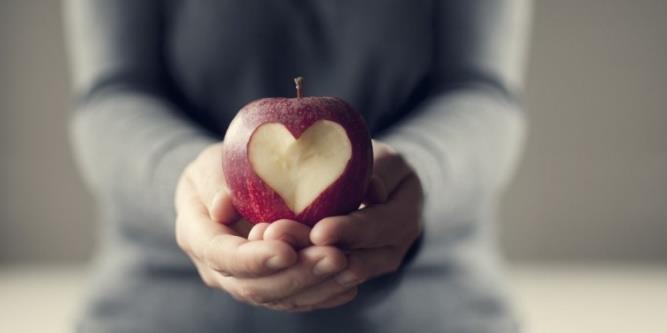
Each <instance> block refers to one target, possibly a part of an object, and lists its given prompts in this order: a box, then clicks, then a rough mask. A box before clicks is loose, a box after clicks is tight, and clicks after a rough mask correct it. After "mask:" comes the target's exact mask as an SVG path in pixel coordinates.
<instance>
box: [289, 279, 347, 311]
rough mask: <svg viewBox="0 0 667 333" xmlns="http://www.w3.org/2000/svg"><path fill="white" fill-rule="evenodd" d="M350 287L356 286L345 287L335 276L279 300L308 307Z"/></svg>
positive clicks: (296, 305) (295, 305) (294, 305)
mask: <svg viewBox="0 0 667 333" xmlns="http://www.w3.org/2000/svg"><path fill="white" fill-rule="evenodd" d="M351 288H356V286H353V287H346V286H343V285H341V284H340V283H338V281H336V279H335V278H330V279H328V280H325V281H324V282H322V283H320V284H318V285H315V286H312V287H310V288H308V289H306V290H304V291H302V292H299V293H298V294H296V295H293V296H290V297H288V298H285V299H282V300H280V301H279V302H283V303H289V304H292V305H293V307H310V306H314V305H317V304H321V303H323V302H326V301H327V300H329V299H331V298H333V297H336V296H337V295H339V294H341V293H344V292H346V291H349V290H350V289H351Z"/></svg>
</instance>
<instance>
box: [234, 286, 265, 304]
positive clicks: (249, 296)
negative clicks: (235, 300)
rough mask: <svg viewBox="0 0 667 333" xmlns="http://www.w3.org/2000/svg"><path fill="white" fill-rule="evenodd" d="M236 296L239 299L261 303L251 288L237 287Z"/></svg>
mask: <svg viewBox="0 0 667 333" xmlns="http://www.w3.org/2000/svg"><path fill="white" fill-rule="evenodd" d="M237 294H238V295H239V297H241V298H243V299H245V300H249V301H252V302H258V303H262V300H261V299H260V298H261V297H260V296H259V295H258V294H257V292H256V291H255V290H254V289H253V288H251V287H249V286H239V287H238V289H237Z"/></svg>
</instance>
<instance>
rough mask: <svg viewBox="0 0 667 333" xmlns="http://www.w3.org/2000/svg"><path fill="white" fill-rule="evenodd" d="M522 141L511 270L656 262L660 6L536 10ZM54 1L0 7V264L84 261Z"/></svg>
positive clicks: (666, 50) (559, 3) (664, 71)
mask: <svg viewBox="0 0 667 333" xmlns="http://www.w3.org/2000/svg"><path fill="white" fill-rule="evenodd" d="M535 7H536V8H535V9H536V13H535V14H536V17H535V23H534V32H533V47H532V54H531V57H530V66H529V76H528V90H527V92H526V95H525V98H524V100H525V106H526V110H527V113H528V115H529V117H530V121H531V136H530V140H529V143H528V146H527V148H526V154H525V156H524V159H523V162H522V164H521V167H520V169H519V170H518V172H517V178H516V180H515V182H514V183H513V185H512V187H511V188H510V190H509V192H508V195H507V197H506V200H505V206H504V209H503V222H502V228H501V231H502V240H503V242H502V244H503V247H504V249H505V251H506V253H507V254H508V255H509V256H510V258H512V259H517V260H538V259H550V260H572V259H577V260H579V259H606V260H613V259H620V260H642V261H644V260H646V261H648V260H660V261H665V260H667V242H665V241H664V240H663V239H664V238H665V237H666V236H667V223H666V222H667V200H666V199H665V198H666V197H667V149H665V144H666V143H667V110H666V109H665V103H664V102H665V100H667V88H666V87H667V65H665V63H664V62H665V59H667V38H666V36H665V35H666V34H667V20H665V18H664V13H667V2H665V1H661V0H640V1H638V0H635V1H626V0H553V1H546V0H543V1H538V2H537V4H536V6H535ZM67 84H68V78H67V69H66V60H65V50H64V47H63V36H62V27H61V17H60V7H59V2H58V1H22V0H4V1H1V2H0V261H2V262H18V261H48V262H52V261H79V260H83V259H85V258H87V257H89V255H90V251H91V249H92V247H93V238H94V218H93V216H94V215H93V212H94V208H93V206H92V205H93V202H92V200H91V199H90V197H89V196H88V194H87V193H86V192H85V191H84V189H83V187H82V185H81V181H80V180H79V178H78V175H77V173H76V170H75V168H74V163H73V161H72V158H71V152H70V149H69V147H68V144H67V132H66V129H65V120H66V118H67V109H68V107H69V103H70V102H69V97H68V92H67V91H68V88H67Z"/></svg>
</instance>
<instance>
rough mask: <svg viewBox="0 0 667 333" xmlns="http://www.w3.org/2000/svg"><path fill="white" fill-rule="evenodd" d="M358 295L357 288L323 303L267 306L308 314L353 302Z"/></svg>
mask: <svg viewBox="0 0 667 333" xmlns="http://www.w3.org/2000/svg"><path fill="white" fill-rule="evenodd" d="M357 293H358V289H357V288H356V287H355V288H350V289H346V290H343V291H342V292H340V293H338V294H335V295H331V296H330V297H328V298H326V299H324V300H322V301H321V302H317V303H313V304H300V303H299V302H296V301H294V300H282V301H278V302H274V303H270V304H266V305H265V306H266V307H268V308H269V309H272V310H279V311H288V312H306V311H312V310H319V309H329V308H333V307H336V306H340V305H343V304H345V303H348V302H350V301H352V300H353V299H354V298H355V297H356V296H357Z"/></svg>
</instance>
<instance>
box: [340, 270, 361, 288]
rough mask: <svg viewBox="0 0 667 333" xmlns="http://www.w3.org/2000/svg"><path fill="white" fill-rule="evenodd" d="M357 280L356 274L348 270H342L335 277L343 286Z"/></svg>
mask: <svg viewBox="0 0 667 333" xmlns="http://www.w3.org/2000/svg"><path fill="white" fill-rule="evenodd" d="M358 280H359V278H357V275H356V274H354V273H352V272H350V271H347V272H343V273H341V274H340V275H338V277H337V278H336V281H337V282H338V284H340V285H343V286H351V285H353V284H356V283H357V281H358Z"/></svg>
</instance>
